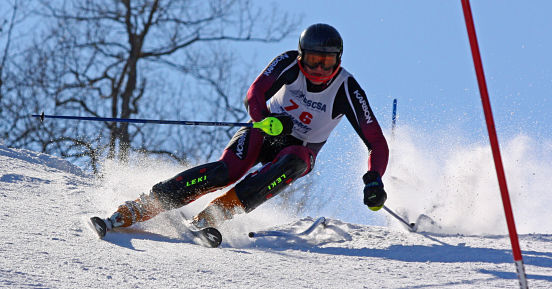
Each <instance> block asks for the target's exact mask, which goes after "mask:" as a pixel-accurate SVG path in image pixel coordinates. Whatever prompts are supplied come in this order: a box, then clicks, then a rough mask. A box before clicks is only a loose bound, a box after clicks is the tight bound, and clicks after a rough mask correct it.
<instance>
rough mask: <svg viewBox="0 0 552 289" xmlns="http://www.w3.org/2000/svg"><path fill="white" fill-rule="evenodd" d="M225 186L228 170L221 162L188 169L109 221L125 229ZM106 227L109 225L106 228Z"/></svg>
mask: <svg viewBox="0 0 552 289" xmlns="http://www.w3.org/2000/svg"><path fill="white" fill-rule="evenodd" d="M227 184H228V167H227V166H226V164H225V163H224V162H222V161H217V162H212V163H208V164H205V165H201V166H197V167H194V168H191V169H188V170H186V171H184V172H182V173H180V174H178V175H176V176H174V177H173V178H170V179H168V180H166V181H163V182H160V183H158V184H156V185H154V186H153V187H152V189H151V192H150V194H149V195H147V194H142V195H141V196H140V197H139V198H138V199H136V200H134V201H127V202H125V203H124V204H122V205H120V206H119V207H118V208H117V211H116V212H115V213H113V215H112V216H111V217H110V218H109V221H111V224H112V227H128V226H130V225H132V224H134V223H137V222H144V221H147V220H149V219H151V218H153V217H155V216H157V215H158V214H159V213H161V212H164V211H167V210H171V209H174V208H178V207H181V206H184V205H187V204H189V203H191V202H193V201H194V200H196V199H197V198H199V197H201V196H202V195H204V194H205V193H207V192H209V191H213V190H216V189H218V188H220V187H224V186H225V185H227ZM108 225H109V224H108Z"/></svg>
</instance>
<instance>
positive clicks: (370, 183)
mask: <svg viewBox="0 0 552 289" xmlns="http://www.w3.org/2000/svg"><path fill="white" fill-rule="evenodd" d="M362 180H363V181H364V204H365V205H366V206H368V208H369V209H370V210H372V211H377V210H379V209H381V208H382V207H383V204H384V203H385V201H386V200H387V193H385V190H383V182H382V181H381V176H380V174H379V173H378V172H376V171H369V172H367V173H366V174H364V176H363V177H362Z"/></svg>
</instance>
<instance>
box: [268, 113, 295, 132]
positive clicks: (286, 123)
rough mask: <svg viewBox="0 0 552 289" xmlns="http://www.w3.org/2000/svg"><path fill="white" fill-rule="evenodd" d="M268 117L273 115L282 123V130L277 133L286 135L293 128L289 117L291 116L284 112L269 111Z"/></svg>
mask: <svg viewBox="0 0 552 289" xmlns="http://www.w3.org/2000/svg"><path fill="white" fill-rule="evenodd" d="M268 117H274V118H276V119H278V120H279V121H280V123H282V132H281V133H280V134H279V135H281V136H286V135H289V134H291V131H292V130H293V120H292V119H291V116H289V115H287V114H285V113H274V112H273V113H270V114H269V115H268Z"/></svg>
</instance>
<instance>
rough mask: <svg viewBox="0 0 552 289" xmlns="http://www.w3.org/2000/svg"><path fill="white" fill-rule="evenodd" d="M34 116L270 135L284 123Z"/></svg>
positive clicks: (275, 120)
mask: <svg viewBox="0 0 552 289" xmlns="http://www.w3.org/2000/svg"><path fill="white" fill-rule="evenodd" d="M32 117H38V118H40V121H44V119H45V118H54V119H72V120H88V121H104V122H126V123H155V124H176V125H202V126H231V127H232V126H237V127H253V128H258V129H260V130H262V131H264V132H265V133H266V134H268V135H272V136H276V135H279V134H280V133H281V132H282V130H283V127H282V123H281V122H280V121H279V120H278V119H277V118H275V117H267V118H265V119H263V120H262V121H259V122H218V121H189V120H157V119H137V118H109V117H88V116H67V115H46V114H44V112H43V113H42V114H40V115H39V114H33V115H32Z"/></svg>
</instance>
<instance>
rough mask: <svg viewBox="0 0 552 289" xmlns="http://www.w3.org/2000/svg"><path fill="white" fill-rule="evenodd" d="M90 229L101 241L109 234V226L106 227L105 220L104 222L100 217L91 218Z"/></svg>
mask: <svg viewBox="0 0 552 289" xmlns="http://www.w3.org/2000/svg"><path fill="white" fill-rule="evenodd" d="M89 225H90V228H92V230H94V232H96V234H98V237H99V238H100V239H103V238H104V237H105V234H106V233H107V226H106V225H105V222H104V220H102V219H101V218H99V217H92V218H90V223H89Z"/></svg>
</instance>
